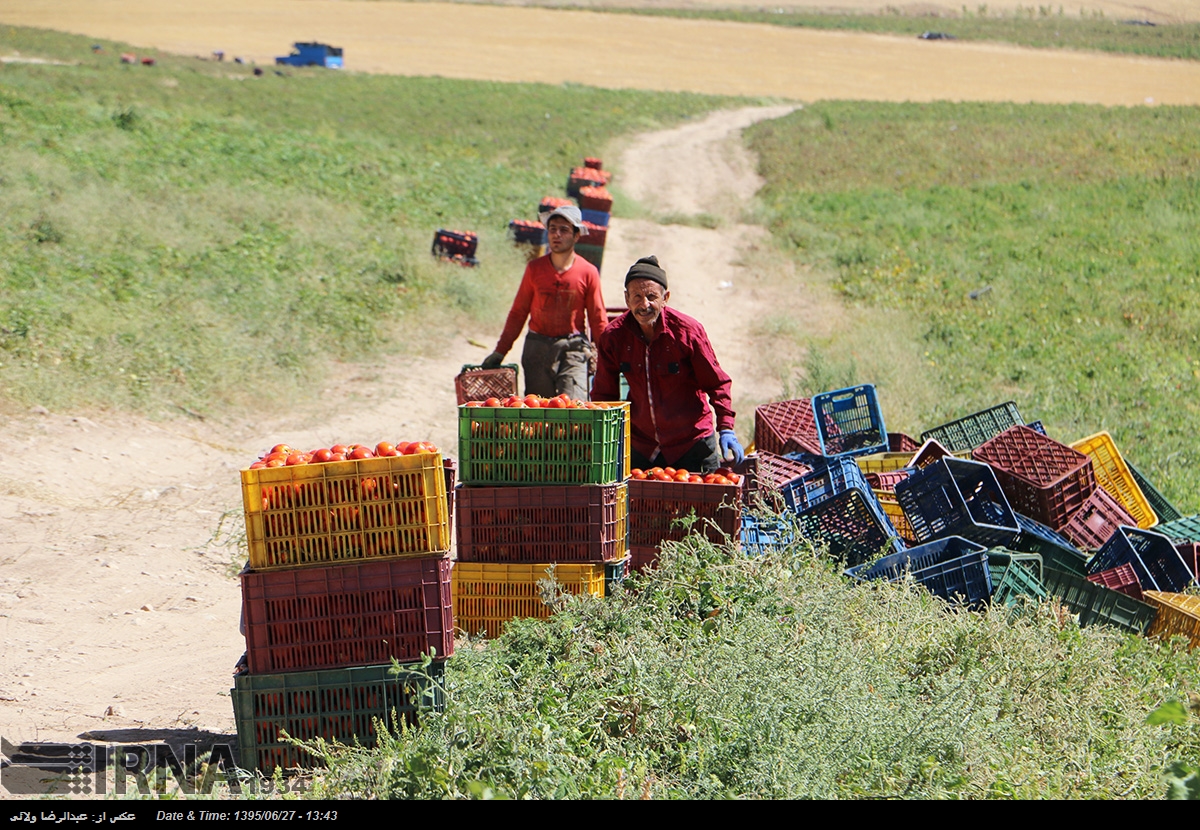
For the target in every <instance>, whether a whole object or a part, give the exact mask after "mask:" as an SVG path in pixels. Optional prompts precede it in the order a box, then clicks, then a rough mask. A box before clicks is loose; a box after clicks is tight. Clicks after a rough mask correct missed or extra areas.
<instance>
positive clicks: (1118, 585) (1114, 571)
mask: <svg viewBox="0 0 1200 830" xmlns="http://www.w3.org/2000/svg"><path fill="white" fill-rule="evenodd" d="M1088 582H1095V583H1096V584H1097V585H1103V586H1104V587H1105V588H1108V589H1109V590H1110V591H1120V592H1121V593H1122V594H1128V595H1129V596H1131V597H1133V598H1134V599H1142V598H1143V596H1144V595H1143V594H1142V584H1141V583H1140V582H1138V578H1137V571H1135V570H1134V569H1133V565H1130V564H1128V563H1126V564H1124V565H1117V567H1115V568H1110V569H1109V570H1107V571H1101V572H1100V573H1098V574H1092V575H1090V576H1089V577H1088Z"/></svg>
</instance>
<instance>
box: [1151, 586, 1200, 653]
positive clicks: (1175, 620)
mask: <svg viewBox="0 0 1200 830" xmlns="http://www.w3.org/2000/svg"><path fill="white" fill-rule="evenodd" d="M1144 593H1145V597H1146V601H1147V602H1149V603H1151V604H1152V605H1154V606H1155V607H1156V608H1158V616H1157V617H1155V618H1154V622H1153V623H1152V624H1151V626H1150V631H1149V632H1148V633H1149V635H1150V636H1151V637H1161V638H1162V639H1164V640H1165V639H1167V638H1168V637H1173V636H1175V635H1176V634H1178V635H1180V636H1183V637H1187V638H1188V640H1189V641H1190V642H1191V644H1192V645H1191V647H1192V648H1195V647H1196V646H1200V597H1197V596H1189V595H1188V594H1168V593H1164V592H1163V591H1145V592H1144Z"/></svg>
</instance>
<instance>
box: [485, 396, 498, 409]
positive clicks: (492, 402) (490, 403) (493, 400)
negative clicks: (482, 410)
mask: <svg viewBox="0 0 1200 830" xmlns="http://www.w3.org/2000/svg"><path fill="white" fill-rule="evenodd" d="M483 405H484V406H491V407H496V406H500V405H501V404H500V399H499V398H488V399H487V400H486V401H484V402H483Z"/></svg>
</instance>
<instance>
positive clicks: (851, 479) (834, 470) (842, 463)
mask: <svg viewBox="0 0 1200 830" xmlns="http://www.w3.org/2000/svg"><path fill="white" fill-rule="evenodd" d="M784 457H785V458H790V459H794V460H797V461H800V462H801V463H803V464H807V465H809V466H810V467H812V468H813V471H812V472H811V473H808V474H806V475H803V476H800V477H799V478H794V479H792V480H791V481H789V482H787V483H786V484H784V485H783V486H782V487H780V488H779V491H780V492H781V493H782V494H783V501H784V503H785V504H787V506H788V509H789V510H791V511H792V512H793V513H802V512H803V511H805V510H807V509H808V508H810V507H812V506H814V505H816V504H819V503H820V502H822V501H823V500H825V499H827V498H829V497H830V496H836V495H837V494H838V493H844V492H846V491H847V490H849V489H851V488H854V487H856V488H858V489H859V490H862V491H863V492H864V493H869V492H871V485H870V484H868V483H867V479H866V478H865V477H864V476H863V473H862V470H860V469H859V468H858V465H857V464H855V463H854V461H853V459H850V458H824V457H822V456H812V455H808V454H805V453H796V454H793V455H788V456H784Z"/></svg>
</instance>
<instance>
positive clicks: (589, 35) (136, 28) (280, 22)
mask: <svg viewBox="0 0 1200 830" xmlns="http://www.w3.org/2000/svg"><path fill="white" fill-rule="evenodd" d="M0 22H3V23H7V24H11V25H25V26H39V27H43V28H49V29H60V30H64V31H71V32H77V33H79V34H85V35H88V36H90V37H97V38H112V39H115V40H120V41H123V42H127V43H132V44H135V45H137V46H138V47H145V48H155V49H161V50H163V51H166V52H174V53H178V54H184V55H200V56H208V55H210V54H211V53H212V51H213V50H214V49H223V50H224V51H225V53H226V54H227V55H230V56H234V55H237V56H242V57H245V58H247V59H249V60H254V61H257V62H259V63H269V62H270V61H271V60H272V59H273V56H274V55H280V54H284V53H285V52H286V50H287V49H288V47H289V46H290V44H291V43H292V42H293V41H297V40H308V39H311V38H314V37H315V38H319V39H320V40H324V41H327V42H330V43H333V44H335V45H337V46H341V47H344V49H345V53H346V66H347V67H348V68H349V69H350V70H353V71H360V72H383V73H393V74H403V75H441V76H444V77H450V78H482V79H489V80H498V81H538V82H544V83H555V84H558V83H562V82H563V81H573V82H576V83H583V84H591V85H595V86H602V87H610V88H616V89H628V88H638V89H661V90H690V91H695V92H707V93H718V94H728V95H749V96H771V97H777V98H782V99H786V100H793V101H812V100H817V99H828V98H853V99H860V100H877V101H904V100H911V101H931V100H953V101H964V100H972V101H1018V102H1025V101H1038V102H1044V103H1067V102H1080V103H1097V104H1109V105H1127V106H1128V105H1140V104H1144V103H1146V102H1148V101H1153V102H1155V103H1160V104H1195V103H1200V62H1197V61H1190V62H1189V61H1169V60H1151V59H1145V58H1134V57H1128V56H1120V55H1104V54H1096V53H1084V52H1070V51H1053V50H1045V51H1038V50H1033V49H1021V48H1017V47H1009V46H999V45H994V44H978V43H965V42H961V41H960V42H953V43H950V42H930V41H921V40H918V39H916V38H912V37H893V36H883V35H868V34H857V33H850V32H822V31H814V30H809V29H795V28H784V27H779V26H769V25H758V24H739V23H725V22H721V21H714V20H681V19H672V18H651V17H642V16H635V15H621V14H599V13H595V12H587V11H559V10H551V9H542V8H518V7H511V6H471V5H454V4H437V3H399V2H396V3H391V2H382V3H381V2H370V1H369V0H304V1H303V2H298V0H179V2H171V3H164V2H162V0H39V2H37V3H31V2H28V0H0ZM583 33H586V34H583ZM581 38H586V41H587V44H588V50H587V55H588V59H586V60H581V59H580V55H581V54H582V53H581V51H580V43H581ZM114 59H115V56H114ZM272 82H273V81H272Z"/></svg>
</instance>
